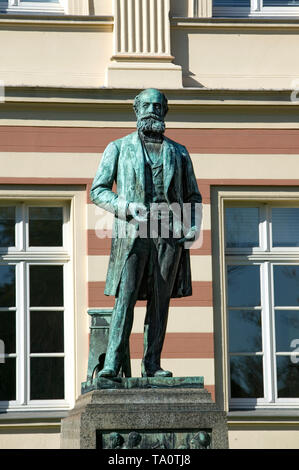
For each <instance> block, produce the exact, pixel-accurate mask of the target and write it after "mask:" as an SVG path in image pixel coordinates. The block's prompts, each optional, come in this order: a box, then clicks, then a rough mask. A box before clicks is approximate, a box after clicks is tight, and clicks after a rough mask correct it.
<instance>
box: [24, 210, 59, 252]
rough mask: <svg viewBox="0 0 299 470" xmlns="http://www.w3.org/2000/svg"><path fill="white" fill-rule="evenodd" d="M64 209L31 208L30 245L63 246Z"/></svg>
mask: <svg viewBox="0 0 299 470" xmlns="http://www.w3.org/2000/svg"><path fill="white" fill-rule="evenodd" d="M62 223H63V209H62V207H30V208H29V245H30V246H62V244H63V243H62Z"/></svg>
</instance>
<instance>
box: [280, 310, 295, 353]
mask: <svg viewBox="0 0 299 470" xmlns="http://www.w3.org/2000/svg"><path fill="white" fill-rule="evenodd" d="M275 332H276V351H277V352H288V351H293V350H294V348H295V347H297V344H296V345H295V346H294V343H293V346H292V345H291V343H292V341H294V340H296V339H298V344H299V310H276V312H275Z"/></svg>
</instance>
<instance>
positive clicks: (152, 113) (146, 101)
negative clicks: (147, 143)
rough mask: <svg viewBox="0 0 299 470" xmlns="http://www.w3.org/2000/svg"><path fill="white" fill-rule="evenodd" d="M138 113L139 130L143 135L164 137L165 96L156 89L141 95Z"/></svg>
mask: <svg viewBox="0 0 299 470" xmlns="http://www.w3.org/2000/svg"><path fill="white" fill-rule="evenodd" d="M139 96H140V99H139V106H138V109H137V110H136V111H137V128H138V130H139V131H141V132H142V133H143V134H155V135H160V136H161V135H162V134H163V133H164V131H165V124H164V114H165V110H164V106H163V95H162V94H161V93H160V92H159V91H158V90H155V89H148V90H145V91H144V92H143V93H141V95H139Z"/></svg>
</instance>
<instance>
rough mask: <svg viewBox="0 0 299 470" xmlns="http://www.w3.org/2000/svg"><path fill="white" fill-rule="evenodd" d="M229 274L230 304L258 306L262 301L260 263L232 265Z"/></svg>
mask: <svg viewBox="0 0 299 470" xmlns="http://www.w3.org/2000/svg"><path fill="white" fill-rule="evenodd" d="M227 274H228V305H229V306H230V307H257V306H259V305H260V303H261V294H260V267H259V265H249V266H246V265H242V266H239V265H230V266H227Z"/></svg>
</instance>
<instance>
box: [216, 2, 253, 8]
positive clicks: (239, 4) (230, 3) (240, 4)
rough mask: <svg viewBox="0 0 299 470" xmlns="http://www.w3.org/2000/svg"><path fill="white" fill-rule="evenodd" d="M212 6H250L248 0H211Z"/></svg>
mask: <svg viewBox="0 0 299 470" xmlns="http://www.w3.org/2000/svg"><path fill="white" fill-rule="evenodd" d="M213 7H231V8H233V7H238V8H239V7H247V8H249V7H250V0H213Z"/></svg>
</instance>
